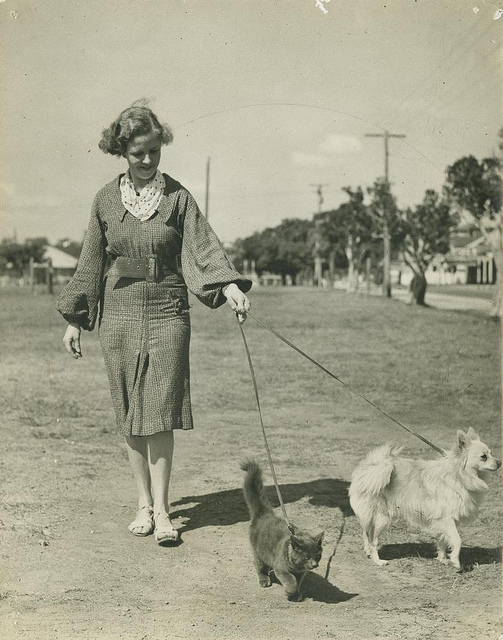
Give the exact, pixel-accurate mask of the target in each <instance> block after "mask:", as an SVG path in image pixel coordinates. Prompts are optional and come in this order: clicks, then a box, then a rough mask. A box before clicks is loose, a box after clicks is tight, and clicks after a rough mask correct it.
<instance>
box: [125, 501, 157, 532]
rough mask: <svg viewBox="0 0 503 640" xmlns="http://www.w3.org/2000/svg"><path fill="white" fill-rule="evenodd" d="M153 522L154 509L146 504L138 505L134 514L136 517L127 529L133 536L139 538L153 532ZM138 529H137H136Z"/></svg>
mask: <svg viewBox="0 0 503 640" xmlns="http://www.w3.org/2000/svg"><path fill="white" fill-rule="evenodd" d="M154 528H155V523H154V510H153V509H152V507H151V506H149V505H148V504H146V505H144V506H143V507H140V509H138V513H137V514H136V518H135V519H134V520H133V522H131V524H130V525H129V527H128V529H129V531H130V532H131V533H132V534H133V535H134V536H139V537H140V538H144V537H145V536H149V535H150V534H151V533H153V532H154ZM136 529H139V531H136Z"/></svg>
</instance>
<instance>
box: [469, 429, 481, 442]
mask: <svg viewBox="0 0 503 640" xmlns="http://www.w3.org/2000/svg"><path fill="white" fill-rule="evenodd" d="M466 435H467V436H468V439H469V440H480V437H479V434H478V433H477V432H476V431H475V430H474V429H472V428H471V427H469V429H468V431H467V432H466Z"/></svg>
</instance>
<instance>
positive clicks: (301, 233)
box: [235, 218, 313, 284]
mask: <svg viewBox="0 0 503 640" xmlns="http://www.w3.org/2000/svg"><path fill="white" fill-rule="evenodd" d="M312 226H313V223H312V222H311V221H310V220H298V219H295V218H292V219H286V220H283V221H282V222H281V224H280V225H278V226H277V227H274V228H269V229H264V231H261V232H256V233H254V234H253V235H252V236H249V237H248V238H244V239H240V240H237V241H236V243H235V255H236V262H237V263H238V264H239V263H242V261H243V260H255V267H256V270H257V273H258V274H259V275H260V274H261V273H264V272H270V273H277V274H279V275H281V277H282V279H283V282H285V280H286V278H287V276H290V277H291V278H292V281H293V283H294V284H295V283H296V281H297V276H298V275H299V273H301V272H302V271H305V270H306V268H308V266H310V265H311V263H312V251H313V245H312V234H311V229H312Z"/></svg>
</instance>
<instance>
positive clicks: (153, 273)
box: [145, 255, 157, 282]
mask: <svg viewBox="0 0 503 640" xmlns="http://www.w3.org/2000/svg"><path fill="white" fill-rule="evenodd" d="M145 279H146V281H147V282H155V281H156V280H157V257H156V256H155V255H154V256H148V257H147V277H146V278H145Z"/></svg>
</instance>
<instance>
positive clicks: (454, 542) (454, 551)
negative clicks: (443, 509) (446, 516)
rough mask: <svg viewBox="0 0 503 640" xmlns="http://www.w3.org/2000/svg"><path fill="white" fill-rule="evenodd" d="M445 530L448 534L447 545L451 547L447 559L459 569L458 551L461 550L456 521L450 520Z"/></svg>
mask: <svg viewBox="0 0 503 640" xmlns="http://www.w3.org/2000/svg"><path fill="white" fill-rule="evenodd" d="M446 531H447V533H448V535H449V547H450V549H451V553H450V554H449V560H450V561H451V564H453V565H454V566H455V567H456V569H457V570H458V571H459V570H460V569H461V564H460V562H459V552H460V551H461V536H460V535H459V533H458V528H457V527H456V523H455V522H454V520H450V521H449V522H448V523H447V530H446Z"/></svg>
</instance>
